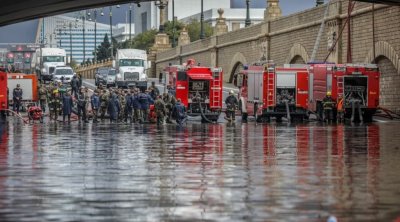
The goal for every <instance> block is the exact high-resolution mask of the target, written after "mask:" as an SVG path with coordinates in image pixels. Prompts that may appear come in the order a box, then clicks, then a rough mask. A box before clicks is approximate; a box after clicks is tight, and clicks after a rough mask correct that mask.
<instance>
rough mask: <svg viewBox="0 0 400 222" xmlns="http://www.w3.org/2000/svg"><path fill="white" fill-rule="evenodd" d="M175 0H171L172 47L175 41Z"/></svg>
mask: <svg viewBox="0 0 400 222" xmlns="http://www.w3.org/2000/svg"><path fill="white" fill-rule="evenodd" d="M175 32H176V28H175V1H174V0H172V48H175V46H176V42H175Z"/></svg>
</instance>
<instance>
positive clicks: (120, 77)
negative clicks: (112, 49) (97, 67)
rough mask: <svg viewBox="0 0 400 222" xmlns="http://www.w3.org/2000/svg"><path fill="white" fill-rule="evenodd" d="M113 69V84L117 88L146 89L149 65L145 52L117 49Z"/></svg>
mask: <svg viewBox="0 0 400 222" xmlns="http://www.w3.org/2000/svg"><path fill="white" fill-rule="evenodd" d="M113 67H114V68H115V69H116V70H117V76H116V81H115V84H116V86H117V87H118V88H128V87H133V86H136V87H143V86H144V87H147V70H148V69H149V68H150V65H149V62H148V61H147V53H146V51H144V50H139V49H119V50H118V51H117V56H116V60H115V61H113Z"/></svg>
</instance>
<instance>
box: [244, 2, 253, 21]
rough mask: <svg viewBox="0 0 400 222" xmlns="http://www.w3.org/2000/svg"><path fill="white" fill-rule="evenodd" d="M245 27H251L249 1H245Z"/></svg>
mask: <svg viewBox="0 0 400 222" xmlns="http://www.w3.org/2000/svg"><path fill="white" fill-rule="evenodd" d="M244 24H245V26H246V27H248V26H250V25H251V20H250V0H246V21H245V22H244Z"/></svg>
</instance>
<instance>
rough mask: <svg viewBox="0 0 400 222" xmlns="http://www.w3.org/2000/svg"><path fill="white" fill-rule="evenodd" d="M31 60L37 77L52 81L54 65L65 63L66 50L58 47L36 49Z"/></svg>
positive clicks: (63, 64)
mask: <svg viewBox="0 0 400 222" xmlns="http://www.w3.org/2000/svg"><path fill="white" fill-rule="evenodd" d="M32 61H33V62H34V63H35V64H34V67H35V70H36V74H37V75H38V77H39V79H40V80H42V81H52V80H53V77H54V71H55V69H56V67H57V66H65V64H66V52H65V50H64V49H59V48H41V49H37V50H36V53H35V55H34V59H33V60H32Z"/></svg>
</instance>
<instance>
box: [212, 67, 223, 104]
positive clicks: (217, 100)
mask: <svg viewBox="0 0 400 222" xmlns="http://www.w3.org/2000/svg"><path fill="white" fill-rule="evenodd" d="M219 75H220V74H218V77H217V76H215V74H214V79H213V87H214V88H212V106H211V107H212V108H218V107H222V104H221V101H222V100H221V96H222V95H221V89H220V87H221V78H220V76H219Z"/></svg>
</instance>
